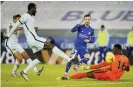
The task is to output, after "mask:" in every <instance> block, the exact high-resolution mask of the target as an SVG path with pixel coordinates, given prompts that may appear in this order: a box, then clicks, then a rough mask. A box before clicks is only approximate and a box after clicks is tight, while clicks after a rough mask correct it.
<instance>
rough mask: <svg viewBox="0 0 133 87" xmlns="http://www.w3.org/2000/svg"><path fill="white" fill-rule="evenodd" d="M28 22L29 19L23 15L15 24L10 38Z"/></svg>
mask: <svg viewBox="0 0 133 87" xmlns="http://www.w3.org/2000/svg"><path fill="white" fill-rule="evenodd" d="M27 20H28V17H27V16H26V15H23V16H22V17H21V18H20V19H19V20H18V21H17V22H16V23H15V24H14V26H13V27H12V29H11V31H10V33H9V35H8V37H10V36H11V35H12V33H13V32H14V31H15V30H16V28H17V27H18V26H20V25H21V24H24V23H25V22H27Z"/></svg>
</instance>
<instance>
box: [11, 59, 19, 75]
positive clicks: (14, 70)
mask: <svg viewBox="0 0 133 87" xmlns="http://www.w3.org/2000/svg"><path fill="white" fill-rule="evenodd" d="M19 66H20V63H19V62H18V61H17V60H16V61H15V64H14V67H13V70H12V73H16V72H17V69H18V68H19Z"/></svg>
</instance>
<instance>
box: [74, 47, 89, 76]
mask: <svg viewBox="0 0 133 87" xmlns="http://www.w3.org/2000/svg"><path fill="white" fill-rule="evenodd" d="M78 52H79V57H80V59H81V60H80V61H79V63H78V64H76V66H75V67H74V68H73V69H74V70H75V71H76V72H77V73H78V68H79V66H80V65H81V63H84V64H87V61H88V60H89V58H85V57H84V56H85V54H87V53H88V50H87V49H80V50H79V51H78Z"/></svg>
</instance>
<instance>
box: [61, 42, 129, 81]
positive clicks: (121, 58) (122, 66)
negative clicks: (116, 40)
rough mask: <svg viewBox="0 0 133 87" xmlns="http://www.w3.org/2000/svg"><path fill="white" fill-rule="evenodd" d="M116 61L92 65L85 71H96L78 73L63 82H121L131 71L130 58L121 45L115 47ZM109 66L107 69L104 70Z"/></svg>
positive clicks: (63, 78)
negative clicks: (91, 80) (80, 80)
mask: <svg viewBox="0 0 133 87" xmlns="http://www.w3.org/2000/svg"><path fill="white" fill-rule="evenodd" d="M113 53H114V55H115V61H114V62H113V63H111V64H109V63H107V62H106V61H105V62H103V63H100V64H98V65H91V66H87V67H85V69H90V70H91V69H95V70H92V71H89V72H83V73H77V74H74V75H72V76H69V77H61V78H60V79H61V80H68V79H81V78H86V77H88V78H93V79H98V80H109V81H119V80H120V78H121V76H122V75H123V74H124V72H125V71H130V64H129V60H128V58H127V57H126V56H125V55H123V54H122V47H121V45H120V44H115V45H114V47H113ZM105 66H108V67H106V68H103V67H105Z"/></svg>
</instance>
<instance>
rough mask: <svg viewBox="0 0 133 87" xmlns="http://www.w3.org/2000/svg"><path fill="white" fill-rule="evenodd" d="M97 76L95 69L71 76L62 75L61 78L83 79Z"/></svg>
mask: <svg viewBox="0 0 133 87" xmlns="http://www.w3.org/2000/svg"><path fill="white" fill-rule="evenodd" d="M86 77H88V78H95V77H94V75H93V71H91V72H82V73H76V74H74V75H71V76H69V77H61V78H60V79H61V80H69V79H82V78H86Z"/></svg>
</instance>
